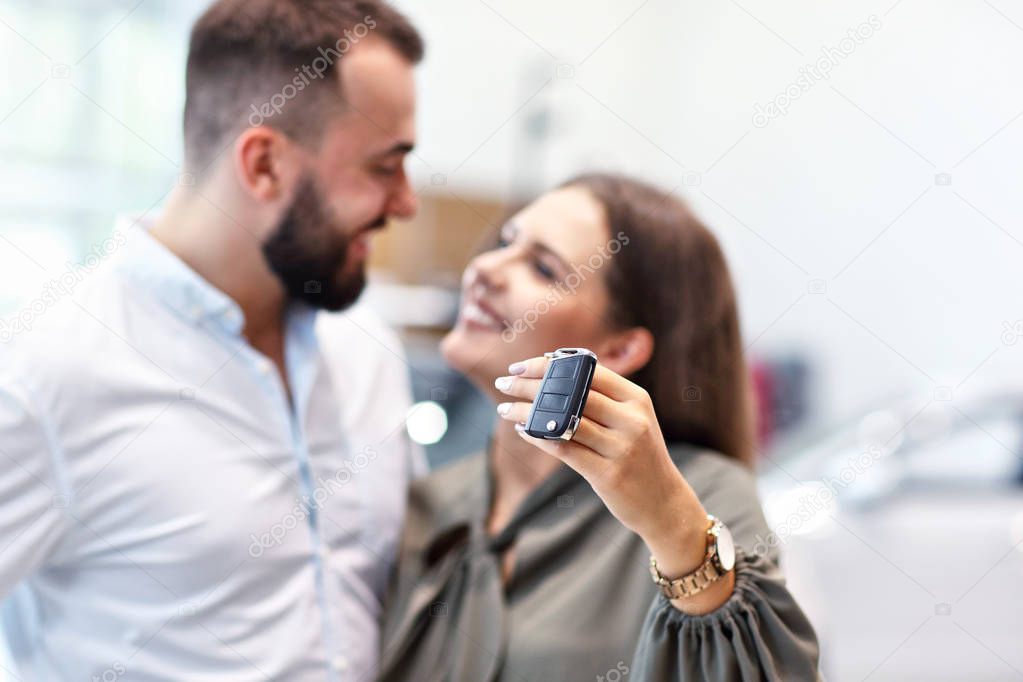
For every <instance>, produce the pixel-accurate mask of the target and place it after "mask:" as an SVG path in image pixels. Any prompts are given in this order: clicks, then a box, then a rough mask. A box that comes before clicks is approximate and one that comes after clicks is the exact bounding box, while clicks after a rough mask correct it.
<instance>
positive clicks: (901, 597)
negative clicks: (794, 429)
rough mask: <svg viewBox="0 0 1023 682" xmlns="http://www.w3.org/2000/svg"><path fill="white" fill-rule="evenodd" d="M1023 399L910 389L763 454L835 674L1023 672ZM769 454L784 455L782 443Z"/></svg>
mask: <svg viewBox="0 0 1023 682" xmlns="http://www.w3.org/2000/svg"><path fill="white" fill-rule="evenodd" d="M1021 444H1023V392H1020V391H1004V390H995V389H991V388H989V389H988V390H985V391H983V392H980V393H972V394H970V395H960V394H959V392H958V391H957V392H956V395H955V396H954V400H953V396H952V392H951V391H950V390H949V389H938V390H937V391H935V392H934V393H932V394H929V395H913V396H908V397H906V398H904V399H901V400H896V401H893V402H892V404H891V405H890V406H887V407H885V408H883V409H880V410H873V411H871V412H869V413H867V414H864V415H863V416H861V417H860V418H858V419H855V420H852V421H851V422H850V423H849V424H847V425H846V426H843V427H840V428H836V429H832V430H831V431H829V432H828V433H827V434H826V435H825V436H823V437H816V438H812V439H805V440H804V443H803V444H799V445H795V444H790V446H789V447H788V448H786V451H787V452H789V453H790V454H788V455H785V454H777V455H774V454H772V455H770V456H769V457H767V456H765V459H764V461H763V462H762V463H761V466H760V470H761V472H762V474H761V477H760V491H761V495H762V501H763V503H764V509H765V513H766V515H767V517H768V524H769V526H770V527H771V536H770V537H768V538H758V543H757V544H758V545H759V546H758V547H757V548H754V549H755V550H761V551H762V550H763V548H764V547H765V546H766V545H768V544H775V545H779V546H781V549H782V561H783V566H784V569H785V572H786V574H787V576H788V579H789V585H790V587H791V589H792V591H793V592H794V593H795V594H796V596H797V597H798V598H799V601H800V603H801V604H802V605H803V607H804V609H805V610H806V612H807V614H808V615H809V616H810V618H811V620H812V621H813V623H814V626H815V627H816V628H817V632H818V635H819V637H820V640H821V649H822V664H823V666H824V672H825V675H826V676H827V678H828V679H831V680H839V681H841V680H864V679H870V680H899V681H903V680H963V679H970V680H1005V679H1020V678H1023V456H1021V455H1020V454H1019V452H1020V449H1021V448H1020V446H1021ZM774 452H779V450H778V449H775V451H774Z"/></svg>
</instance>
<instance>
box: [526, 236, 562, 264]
mask: <svg viewBox="0 0 1023 682" xmlns="http://www.w3.org/2000/svg"><path fill="white" fill-rule="evenodd" d="M532 248H533V250H534V251H540V252H542V253H547V254H550V255H551V256H553V257H554V258H556V259H558V261H560V262H561V264H562V265H564V266H565V267H566V268H568V260H567V259H566V258H565V257H564V256H562V255H561V254H560V253H558V252H557V251H555V250H554V249H552V248H551V247H549V246H547V245H546V244H544V243H543V242H541V241H536V240H533V243H532Z"/></svg>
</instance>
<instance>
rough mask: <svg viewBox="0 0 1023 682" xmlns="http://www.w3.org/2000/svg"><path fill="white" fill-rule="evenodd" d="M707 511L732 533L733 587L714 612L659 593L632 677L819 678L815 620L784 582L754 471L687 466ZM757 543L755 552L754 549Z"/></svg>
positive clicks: (718, 681) (664, 681) (666, 681)
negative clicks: (681, 606) (686, 607)
mask: <svg viewBox="0 0 1023 682" xmlns="http://www.w3.org/2000/svg"><path fill="white" fill-rule="evenodd" d="M683 473H685V474H686V476H687V478H688V479H689V481H690V484H691V485H692V486H693V489H694V490H695V491H696V493H697V495H699V497H700V499H701V501H702V502H703V505H704V507H705V508H706V509H707V511H708V512H710V513H712V514H714V515H715V516H718V517H719V518H721V519H722V520H723V521H724V522H725V523H726V524H727V525H728V527H729V529H730V530H731V532H732V535H733V537H734V538H735V542H736V546H737V556H736V564H735V589H734V591H733V592H732V595H731V596H730V597H729V598H728V601H726V602H725V603H724V604H722V605H721V606H720V607H718V608H717V609H716V610H714V611H712V612H711V613H708V614H704V615H700V616H693V615H689V614H686V613H684V612H682V611H680V610H678V609H677V608H675V607H674V606H672V604H671V602H670V601H669V600H668V599H667V598H666V597H665V596H664V595H662V594H660V593H659V592H658V594H657V596H656V597H655V598H654V601H653V603H652V604H651V606H650V609H649V611H648V612H647V615H646V618H645V619H644V622H643V627H642V630H641V634H640V638H639V641H638V644H637V647H636V653H635V656H634V657H633V665H632V669H631V671H630V676H629V679H630V680H632V682H637V681H638V680H642V681H644V682H655V681H656V682H671V681H683V680H684V681H685V682H696V681H697V680H699V681H706V682H731V681H732V680H780V681H785V682H788V681H789V680H799V681H800V682H803V681H813V680H819V679H822V677H821V675H820V671H819V657H820V651H819V647H818V644H817V637H816V634H815V633H814V630H813V626H812V625H811V624H810V621H809V620H808V619H807V617H806V615H805V614H804V613H803V611H802V609H800V607H799V605H798V604H797V603H796V601H795V599H794V598H793V596H792V594H791V593H790V592H789V590H788V588H787V587H786V586H785V579H784V576H783V575H782V572H781V569H780V568H779V565H778V552H777V551H776V549H775V548H774V547H775V545H776V543H770V542H766V540H767V539H769V536H770V530H769V529H768V527H767V523H766V522H765V520H764V516H763V512H762V510H761V507H760V502H759V500H758V498H757V493H756V485H755V482H754V479H753V477H752V475H750V474H749V472H748V471H746V470H744V469H743V468H741V467H739V466H737V465H731V464H728V465H726V466H724V467H723V468H722V467H721V466H716V467H715V468H714V470H713V471H712V472H711V474H710V475H704V474H705V472H702V471H700V472H686V471H684V472H683ZM751 549H759V550H761V553H759V554H755V553H753V552H751V551H749V550H751Z"/></svg>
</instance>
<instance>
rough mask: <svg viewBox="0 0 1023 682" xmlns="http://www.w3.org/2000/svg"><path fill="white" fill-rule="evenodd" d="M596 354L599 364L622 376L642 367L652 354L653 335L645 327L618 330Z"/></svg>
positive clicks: (633, 372)
mask: <svg viewBox="0 0 1023 682" xmlns="http://www.w3.org/2000/svg"><path fill="white" fill-rule="evenodd" d="M601 351H602V352H600V353H598V354H597V357H598V358H599V360H600V364H602V365H604V366H605V367H607V368H608V369H610V370H612V371H613V372H615V373H616V374H620V375H622V376H623V377H627V376H630V375H632V374H635V373H636V372H638V371H639V370H641V369H643V367H645V366H646V364H647V363H648V362H650V357H651V356H652V355H653V354H654V335H653V334H651V333H650V330H649V329H647V328H645V327H632V328H630V329H626V330H625V331H623V332H618V333H616V334H614V335H613V336H611V338H610V339H608V341H607V343H606V344H603V348H602V349H601Z"/></svg>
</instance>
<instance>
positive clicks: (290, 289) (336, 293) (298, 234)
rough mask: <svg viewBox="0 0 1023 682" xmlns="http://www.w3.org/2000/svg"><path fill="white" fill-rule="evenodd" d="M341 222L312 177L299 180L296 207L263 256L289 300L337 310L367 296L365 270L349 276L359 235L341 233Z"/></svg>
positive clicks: (293, 206) (288, 215)
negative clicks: (354, 239) (351, 254)
mask: <svg viewBox="0 0 1023 682" xmlns="http://www.w3.org/2000/svg"><path fill="white" fill-rule="evenodd" d="M384 220H385V219H384V218H383V217H381V218H379V219H378V220H377V221H375V222H374V223H373V224H372V225H368V226H366V227H375V226H379V225H383V223H384ZM339 222H340V221H338V220H337V218H336V217H335V216H334V215H333V212H332V211H331V210H330V207H328V206H327V204H326V202H325V201H324V200H323V197H322V195H321V194H320V192H319V190H318V189H317V187H316V183H315V182H314V180H313V178H312V177H311V176H306V177H304V178H303V179H302V180H300V181H299V186H298V188H297V189H296V191H295V198H294V199H293V200H292V202H291V206H289V207H288V210H287V211H286V212H285V214H284V216H283V217H282V218H281V221H280V223H279V224H278V226H277V229H276V230H275V231H274V232H273V234H271V235H270V238H269V239H268V240H267V241H266V243H265V244H263V256H264V257H265V258H266V261H267V263H268V264H269V266H270V269H271V270H273V272H274V273H275V274H276V275H277V277H278V278H279V279H280V281H281V283H282V284H284V288H285V290H286V291H287V294H288V299H289V300H299V301H304V302H306V303H308V304H309V305H311V306H313V307H316V308H323V309H325V310H331V311H334V310H342V309H344V308H347V307H348V306H350V305H351V304H353V303H355V301H356V300H357V299H358V298H359V295H360V294H362V290H363V289H364V288H365V286H366V273H365V271H364V268H363V267H358V268H356V270H355V271H354V272H352V273H348V272H346V264H347V262H348V248H349V246H350V244H351V239H352V236H354V235H349V234H345V233H343V232H341V231H340V230H339V229H338V227H339ZM360 232H361V230H360Z"/></svg>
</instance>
